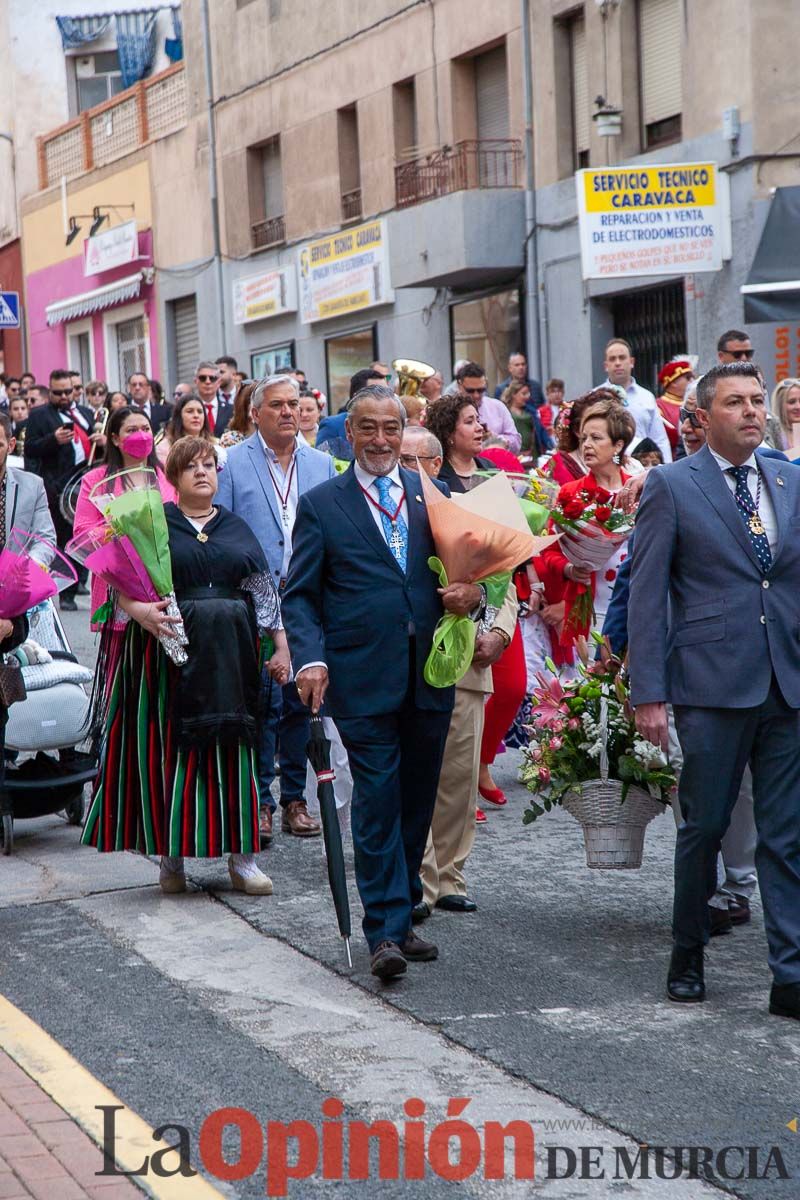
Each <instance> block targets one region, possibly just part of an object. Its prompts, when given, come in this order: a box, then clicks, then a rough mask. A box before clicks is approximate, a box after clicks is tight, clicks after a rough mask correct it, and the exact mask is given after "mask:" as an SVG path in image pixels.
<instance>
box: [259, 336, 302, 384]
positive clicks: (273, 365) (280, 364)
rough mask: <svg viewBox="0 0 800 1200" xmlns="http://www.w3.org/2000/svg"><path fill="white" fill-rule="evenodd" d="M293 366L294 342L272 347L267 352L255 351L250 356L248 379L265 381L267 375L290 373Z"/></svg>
mask: <svg viewBox="0 0 800 1200" xmlns="http://www.w3.org/2000/svg"><path fill="white" fill-rule="evenodd" d="M293 366H294V342H286V344H285V345H283V346H272V347H271V348H270V349H269V350H256V351H255V352H254V353H253V354H251V355H250V378H251V379H266V378H267V376H268V375H280V374H282V372H284V371H291V369H292V367H293Z"/></svg>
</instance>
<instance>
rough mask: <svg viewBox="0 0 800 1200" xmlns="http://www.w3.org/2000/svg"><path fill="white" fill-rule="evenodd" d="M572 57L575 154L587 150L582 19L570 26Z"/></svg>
mask: <svg viewBox="0 0 800 1200" xmlns="http://www.w3.org/2000/svg"><path fill="white" fill-rule="evenodd" d="M570 42H571V47H570V51H571V56H572V126H573V133H574V137H575V154H576V155H578V154H580V153H581V152H582V151H583V150H588V149H589V130H590V128H591V121H590V119H589V71H588V64H587V60H586V24H585V22H584V20H583V17H580V18H578V19H577V20H574V21H572V22H571V24H570Z"/></svg>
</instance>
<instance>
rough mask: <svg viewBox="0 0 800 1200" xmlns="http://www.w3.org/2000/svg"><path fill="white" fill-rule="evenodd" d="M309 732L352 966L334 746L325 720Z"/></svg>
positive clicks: (331, 874) (314, 720) (336, 901)
mask: <svg viewBox="0 0 800 1200" xmlns="http://www.w3.org/2000/svg"><path fill="white" fill-rule="evenodd" d="M309 732H310V735H311V736H310V737H309V739H308V743H307V745H306V754H307V755H308V761H309V762H310V763H311V766H312V767H313V768H314V771H315V773H316V776H317V798H318V800H319V811H320V815H321V817H322V836H323V838H324V840H325V853H326V855H327V858H328V882H329V883H330V885H331V895H332V896H333V905H334V908H335V909H336V919H337V921H338V922H339V933H340V934H341V935H342V937H343V938H344V945H345V950H346V951H347V965H348V966H349V967H352V965H353V960H352V958H351V956H350V933H351V929H350V901H349V900H348V898H347V876H346V874H345V870H344V851H343V849H342V831H341V829H340V828H339V818H338V816H337V814H336V797H335V796H334V794H333V780H334V778H335V777H334V773H333V770H332V768H331V744H330V742H329V741H328V739H327V738H326V737H325V729H324V726H323V724H322V717H320V716H316V717H311V719H310V721H309Z"/></svg>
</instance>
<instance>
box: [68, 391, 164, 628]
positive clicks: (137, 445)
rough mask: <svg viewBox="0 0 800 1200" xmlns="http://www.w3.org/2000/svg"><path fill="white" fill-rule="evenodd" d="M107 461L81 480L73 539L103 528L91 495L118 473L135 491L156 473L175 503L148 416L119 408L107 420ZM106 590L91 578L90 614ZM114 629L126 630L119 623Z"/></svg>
mask: <svg viewBox="0 0 800 1200" xmlns="http://www.w3.org/2000/svg"><path fill="white" fill-rule="evenodd" d="M106 439H107V441H106V461H105V462H104V463H103V465H102V466H101V467H95V468H94V470H92V471H87V472H86V474H85V475H84V477H83V479H82V480H81V489H80V492H79V493H78V502H77V504H76V506H75V521H74V523H73V536H76V535H77V534H79V533H83V532H84V530H86V529H91V528H92V526H94V525H102V524H103V518H102V517H101V515H100V512H99V510H98V509H97V508H96V507H95V505H94V504H93V503H92V501H91V500H90V499H89V493H90V492H91V490H92V488H93V487H94V486H95V484H97V483H99V482H100V481H101V480H102V479H105V478H106V477H107V476H109V475H116V474H117V473H118V472H119V471H129V472H130V475H129V476H128V478H129V479H130V486H131V487H135V486H136V485H137V484H141V483H143V482H144V480H145V479H146V478H147V476H146V475H145V473H144V472H145V470H146V469H147V468H150V470H152V471H155V473H156V478H157V479H158V486H159V489H160V491H161V495H162V497H163V498H164V501H165V503H166V501H167V500H174V499H175V489H174V488H173V486H172V484H171V483H168V482H167V477H166V475H165V474H164V472H163V470H162V469H161V466H160V464H159V463H158V461H157V459H156V454H155V449H154V446H153V430H152V428H151V426H150V421H149V420H148V418H147V416H146V414H145V413H143V412H140V411H139V410H138V409H133V408H117V409H115V410H114V411H113V412H112V414H111V416H110V417H109V420H108V425H107V426H106ZM123 486H124V483H123V482H122V481H117V483H116V484H115V489H116V490H117V491H119V490H121V488H122V487H123ZM106 593H107V588H106V585H105V584H104V583H103V581H102V580H101V579H98V578H96V577H95V576H94V575H93V576H92V594H91V604H92V607H91V611H92V613H96V612H97V610H98V609H99V608H101V607H102V605H103V604H105V601H106ZM115 628H119V629H123V628H124V623H123V622H122V621H120V622H119V623H118V625H116V626H115ZM92 629H93V630H95V631H97V630H99V629H102V623H97V622H92Z"/></svg>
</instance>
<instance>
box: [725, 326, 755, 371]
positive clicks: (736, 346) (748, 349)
mask: <svg viewBox="0 0 800 1200" xmlns="http://www.w3.org/2000/svg"><path fill="white" fill-rule="evenodd" d="M754 354H755V350H754V349H753V345H752V342H751V341H750V337H749V335H748V334H746V333H744V331H743V330H741V329H728V330H726V332H725V333H723V334H722V336H721V337H720V339H719V341H718V342H717V358H718V359H719V361H720V362H721V363H732V362H752V361H753V355H754Z"/></svg>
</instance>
